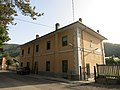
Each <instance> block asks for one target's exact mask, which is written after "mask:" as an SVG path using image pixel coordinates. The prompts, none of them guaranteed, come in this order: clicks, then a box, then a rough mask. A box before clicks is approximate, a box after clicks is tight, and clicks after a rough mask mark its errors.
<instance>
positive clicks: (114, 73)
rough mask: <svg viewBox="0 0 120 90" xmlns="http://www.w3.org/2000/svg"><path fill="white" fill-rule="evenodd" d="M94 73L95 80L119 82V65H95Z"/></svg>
mask: <svg viewBox="0 0 120 90" xmlns="http://www.w3.org/2000/svg"><path fill="white" fill-rule="evenodd" d="M94 74H95V75H94V76H95V81H96V82H100V83H101V82H102V83H103V82H104V83H111V81H112V83H114V84H117V83H120V65H96V67H95V66H94Z"/></svg>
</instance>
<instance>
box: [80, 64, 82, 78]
mask: <svg viewBox="0 0 120 90" xmlns="http://www.w3.org/2000/svg"><path fill="white" fill-rule="evenodd" d="M80 80H82V68H81V66H80Z"/></svg>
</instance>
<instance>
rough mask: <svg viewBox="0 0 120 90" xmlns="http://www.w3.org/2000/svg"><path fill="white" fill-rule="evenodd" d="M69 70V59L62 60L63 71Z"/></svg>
mask: <svg viewBox="0 0 120 90" xmlns="http://www.w3.org/2000/svg"><path fill="white" fill-rule="evenodd" d="M67 71H68V61H67V60H63V61H62V72H65V73H67Z"/></svg>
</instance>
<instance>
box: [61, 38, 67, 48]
mask: <svg viewBox="0 0 120 90" xmlns="http://www.w3.org/2000/svg"><path fill="white" fill-rule="evenodd" d="M62 46H67V36H64V37H62Z"/></svg>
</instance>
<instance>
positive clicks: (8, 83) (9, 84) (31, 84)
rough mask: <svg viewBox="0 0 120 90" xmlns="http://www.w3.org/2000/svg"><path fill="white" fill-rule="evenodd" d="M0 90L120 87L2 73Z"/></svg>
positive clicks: (102, 89) (107, 89)
mask: <svg viewBox="0 0 120 90" xmlns="http://www.w3.org/2000/svg"><path fill="white" fill-rule="evenodd" d="M0 90H120V88H119V86H117V87H116V86H107V87H106V85H97V84H85V83H83V84H69V83H63V82H57V81H52V80H47V79H45V78H42V77H41V78H39V79H38V78H35V77H31V76H29V75H17V74H16V73H14V72H5V71H0Z"/></svg>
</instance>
